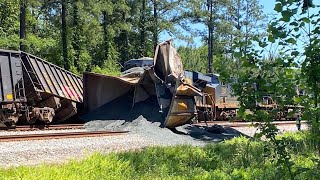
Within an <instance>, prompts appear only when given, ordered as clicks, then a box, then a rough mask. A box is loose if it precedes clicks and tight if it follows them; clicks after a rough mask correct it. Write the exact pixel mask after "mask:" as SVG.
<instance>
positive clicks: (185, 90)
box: [84, 40, 202, 128]
mask: <svg viewBox="0 0 320 180" xmlns="http://www.w3.org/2000/svg"><path fill="white" fill-rule="evenodd" d="M183 77H184V71H183V66H182V62H181V59H180V57H179V55H178V53H177V52H176V49H175V48H174V47H173V45H172V40H169V41H165V42H163V43H160V44H159V45H158V46H157V48H156V52H155V56H154V60H153V65H152V66H151V67H140V68H137V67H135V68H134V69H130V70H128V71H126V72H125V74H123V75H122V76H121V77H115V76H107V75H100V74H95V73H85V74H84V107H85V110H86V111H87V112H88V113H89V114H90V113H94V112H97V114H98V113H99V112H101V113H102V114H103V115H104V117H103V118H104V120H114V119H122V120H125V121H132V120H133V119H135V118H137V116H138V115H143V116H144V117H145V118H146V119H148V120H149V121H153V122H160V123H161V124H162V125H163V126H165V127H168V128H173V127H176V126H179V125H182V124H185V123H187V122H189V121H190V120H191V119H192V118H194V117H195V116H196V115H197V111H196V106H195V100H194V97H195V96H201V95H202V94H201V92H200V90H199V89H198V88H196V87H194V86H192V85H191V84H189V83H188V82H186V81H184V78H183ZM150 107H153V108H150ZM143 109H147V110H146V111H142V110H143ZM115 111H116V113H115Z"/></svg>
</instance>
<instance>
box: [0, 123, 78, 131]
mask: <svg viewBox="0 0 320 180" xmlns="http://www.w3.org/2000/svg"><path fill="white" fill-rule="evenodd" d="M83 128H84V127H83V124H55V125H52V124H42V125H39V124H34V125H23V126H15V127H1V128H0V130H7V131H36V130H62V129H83Z"/></svg>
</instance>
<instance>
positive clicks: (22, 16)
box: [20, 0, 27, 51]
mask: <svg viewBox="0 0 320 180" xmlns="http://www.w3.org/2000/svg"><path fill="white" fill-rule="evenodd" d="M26 1H27V0H20V50H21V51H25V45H24V43H23V40H25V38H26V4H27V2H26Z"/></svg>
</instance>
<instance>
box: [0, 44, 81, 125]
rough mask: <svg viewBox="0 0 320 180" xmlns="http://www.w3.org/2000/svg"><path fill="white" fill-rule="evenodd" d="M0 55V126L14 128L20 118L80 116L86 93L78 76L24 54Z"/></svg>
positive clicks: (66, 117) (60, 119) (4, 51)
mask: <svg viewBox="0 0 320 180" xmlns="http://www.w3.org/2000/svg"><path fill="white" fill-rule="evenodd" d="M0 54H1V56H0V58H1V59H0V60H1V62H0V63H1V73H0V74H1V80H2V82H1V83H2V84H1V93H0V94H1V95H2V98H1V104H2V107H1V112H2V114H3V115H2V116H1V119H0V122H1V124H5V125H12V124H15V123H16V122H17V121H18V119H19V121H23V122H24V121H25V122H29V123H34V122H35V121H37V120H40V121H44V122H46V123H50V122H52V121H55V122H58V121H63V120H65V119H68V118H69V117H71V116H73V115H75V114H76V113H77V106H78V105H79V104H81V103H82V93H83V92H82V80H81V78H80V77H79V76H76V75H74V74H72V73H71V72H69V71H66V70H64V69H62V68H60V67H58V66H56V65H54V64H51V63H49V62H47V61H44V60H42V59H41V58H38V57H36V56H33V55H31V54H28V53H25V52H17V51H6V50H0ZM9 74H10V76H9ZM2 89H3V90H2Z"/></svg>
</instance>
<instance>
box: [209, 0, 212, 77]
mask: <svg viewBox="0 0 320 180" xmlns="http://www.w3.org/2000/svg"><path fill="white" fill-rule="evenodd" d="M208 11H209V12H210V16H209V22H208V66H209V67H208V73H209V74H212V73H213V72H212V62H213V40H212V39H213V27H212V25H213V0H208Z"/></svg>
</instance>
